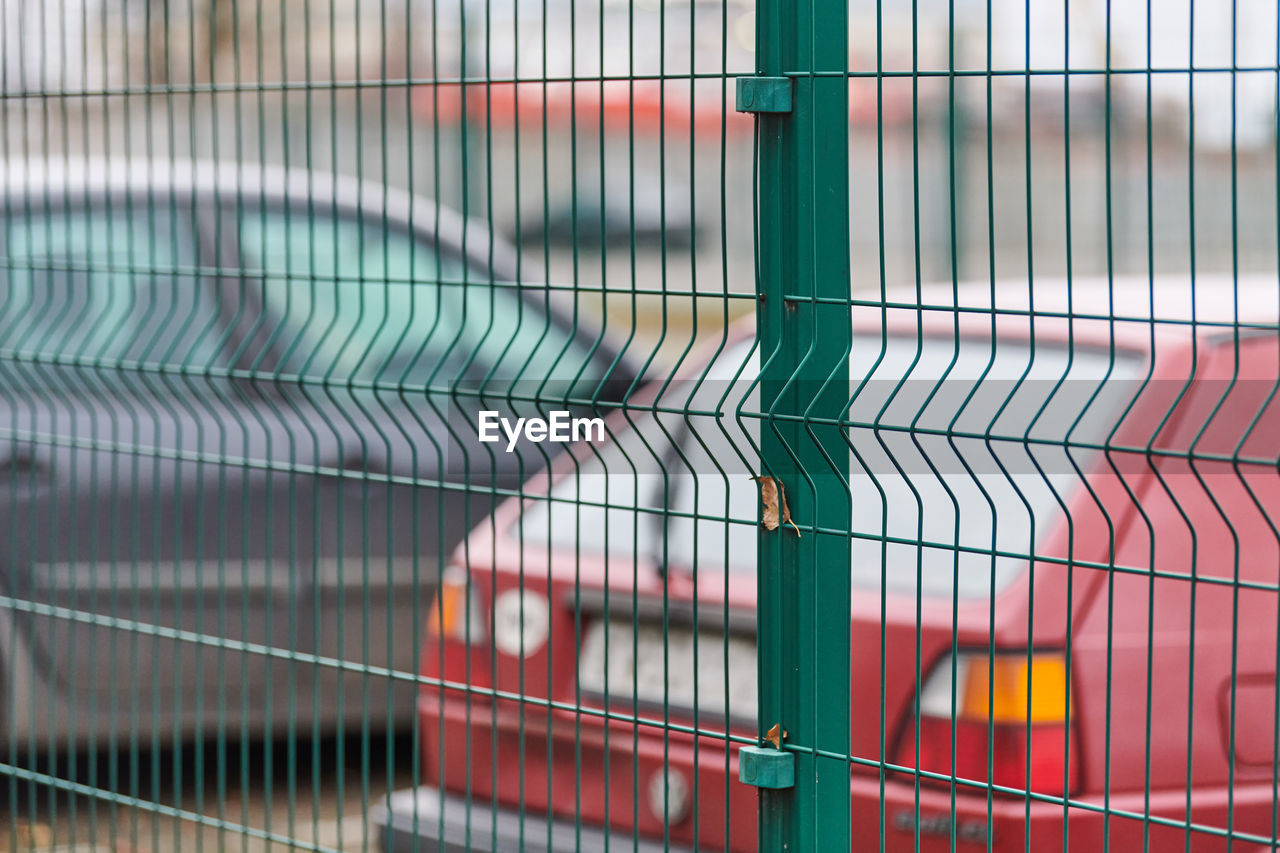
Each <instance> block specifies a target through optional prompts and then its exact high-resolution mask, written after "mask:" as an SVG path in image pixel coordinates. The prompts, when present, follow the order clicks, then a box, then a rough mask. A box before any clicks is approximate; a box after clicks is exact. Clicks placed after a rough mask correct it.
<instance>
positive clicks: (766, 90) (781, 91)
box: [738, 77, 791, 113]
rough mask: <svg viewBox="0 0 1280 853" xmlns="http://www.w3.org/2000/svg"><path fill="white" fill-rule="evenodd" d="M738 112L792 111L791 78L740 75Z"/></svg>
mask: <svg viewBox="0 0 1280 853" xmlns="http://www.w3.org/2000/svg"><path fill="white" fill-rule="evenodd" d="M738 112H740V113H789V112H791V78H790V77H739V78H738Z"/></svg>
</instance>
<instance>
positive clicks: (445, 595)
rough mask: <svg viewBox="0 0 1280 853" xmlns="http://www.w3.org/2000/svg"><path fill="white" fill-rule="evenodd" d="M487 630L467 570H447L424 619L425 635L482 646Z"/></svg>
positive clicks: (477, 596) (456, 568) (482, 611)
mask: <svg viewBox="0 0 1280 853" xmlns="http://www.w3.org/2000/svg"><path fill="white" fill-rule="evenodd" d="M485 634H486V626H485V619H484V608H483V607H481V606H480V596H479V591H478V590H477V589H476V588H475V587H474V586H473V585H472V584H471V579H470V576H469V575H468V574H467V571H466V569H463V568H460V567H458V566H449V567H448V568H447V569H445V570H444V573H443V574H442V575H441V576H440V589H439V590H437V592H436V598H435V601H433V602H432V603H431V612H430V613H429V614H428V616H427V635H428V636H429V637H433V638H437V639H445V640H456V641H458V642H461V643H466V644H467V645H476V644H478V643H481V642H484V639H485Z"/></svg>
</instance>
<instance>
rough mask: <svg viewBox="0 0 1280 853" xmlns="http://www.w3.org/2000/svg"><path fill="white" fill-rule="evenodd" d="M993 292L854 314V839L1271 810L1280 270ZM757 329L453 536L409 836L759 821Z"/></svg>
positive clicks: (659, 831)
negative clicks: (745, 751)
mask: <svg viewBox="0 0 1280 853" xmlns="http://www.w3.org/2000/svg"><path fill="white" fill-rule="evenodd" d="M991 293H992V290H991V288H989V287H988V286H986V285H983V286H982V287H980V288H961V289H960V290H959V292H958V294H956V295H953V293H952V291H951V289H950V288H946V289H944V290H941V291H926V292H925V294H924V296H923V297H919V296H917V294H916V293H915V292H911V293H903V294H896V295H894V294H890V297H891V298H890V299H889V300H888V302H889V303H891V304H894V305H897V306H899V307H886V308H881V307H879V306H874V305H873V306H870V307H866V308H862V307H859V308H856V309H855V310H854V320H853V322H854V343H853V350H852V353H853V354H852V356H851V375H852V378H853V382H854V389H855V391H856V393H855V394H851V397H852V399H853V403H852V408H851V419H852V421H853V423H854V424H855V425H854V426H852V427H851V428H850V430H849V439H850V444H851V448H852V451H853V453H852V456H851V461H850V477H849V486H850V489H851V490H852V495H853V507H854V515H853V517H852V518H851V520H850V531H851V545H852V553H853V562H852V565H851V567H850V568H851V572H852V580H853V600H852V603H851V620H850V623H849V633H848V636H847V637H819V638H817V642H819V643H822V642H848V643H849V644H850V649H851V651H852V660H851V671H850V704H849V711H850V719H851V726H850V730H849V755H850V756H851V757H852V758H853V759H857V760H855V761H851V764H850V778H849V791H850V798H851V814H852V832H853V836H852V837H853V838H854V840H855V845H854V846H855V849H858V850H875V849H885V850H890V851H898V850H902V851H906V850H924V851H933V850H947V849H953V844H954V845H955V846H954V849H960V850H964V849H984V848H989V849H994V850H1025V849H1030V850H1035V851H1037V853H1041V851H1048V850H1060V849H1073V850H1089V851H1093V850H1101V849H1104V839H1108V840H1109V843H1110V849H1113V850H1138V849H1144V847H1143V845H1144V843H1149V848H1147V849H1152V850H1166V849H1187V848H1189V849H1192V850H1197V851H1199V850H1225V849H1228V847H1229V842H1228V841H1227V839H1226V838H1225V837H1224V836H1225V835H1226V831H1227V829H1228V828H1229V829H1230V831H1231V832H1232V833H1235V834H1236V835H1237V836H1238V837H1239V838H1240V839H1242V840H1240V841H1237V842H1236V843H1237V846H1239V845H1242V844H1245V843H1246V842H1248V846H1252V845H1254V844H1257V843H1259V839H1261V840H1263V841H1265V840H1266V839H1270V838H1272V836H1273V834H1274V823H1273V815H1274V813H1275V808H1276V788H1275V781H1274V780H1275V775H1274V774H1275V772H1276V771H1275V754H1276V748H1277V735H1276V719H1277V716H1276V710H1277V709H1276V686H1275V684H1276V681H1275V676H1276V657H1277V656H1276V637H1277V630H1278V629H1277V604H1276V579H1277V569H1276V567H1277V565H1278V564H1280V535H1278V534H1277V527H1276V523H1275V520H1276V518H1277V517H1278V515H1280V475H1277V470H1276V464H1277V459H1278V458H1280V404H1277V403H1276V402H1275V399H1276V397H1277V396H1280V395H1277V394H1276V391H1277V388H1278V387H1280V334H1278V333H1277V325H1276V320H1277V304H1280V298H1278V297H1277V293H1280V287H1278V286H1277V280H1276V278H1275V277H1274V276H1272V277H1267V278H1266V279H1265V280H1261V281H1255V282H1247V281H1241V282H1238V283H1237V282H1233V281H1231V280H1224V279H1221V278H1217V279H1215V278H1212V277H1201V278H1200V279H1199V280H1198V281H1197V282H1196V283H1195V287H1194V289H1193V288H1192V287H1191V286H1190V285H1189V283H1188V282H1186V281H1172V280H1167V279H1164V278H1160V279H1157V283H1156V286H1155V287H1154V288H1152V287H1150V286H1149V284H1148V282H1146V281H1145V280H1144V281H1126V280H1117V281H1114V282H1105V281H1104V282H1083V281H1077V282H1074V283H1070V284H1069V283H1067V282H1062V281H1037V282H1036V283H1035V284H1034V286H1028V285H1026V284H1025V283H1021V284H1018V285H1015V286H1014V287H1012V288H999V289H997V290H996V291H995V293H996V298H995V305H996V306H997V308H998V309H999V310H997V311H995V312H992V311H991V310H990V309H991V307H992V297H991V295H990V294H991ZM1030 296H1034V302H1032V301H1030V300H1029V297H1030ZM914 304H921V305H926V306H933V307H931V308H925V309H919V310H918V309H917V308H915V307H901V306H912V305H914ZM956 305H960V306H963V307H964V308H965V309H966V310H962V311H957V310H956V309H955V307H954V306H956ZM1032 308H1034V312H1032V311H1031V310H1030V309H1032ZM970 309H972V310H970ZM1193 319H1194V320H1195V322H1194V323H1192V322H1190V321H1191V320H1193ZM762 357H763V356H762V355H761V353H760V351H759V347H758V344H757V343H756V341H755V337H754V330H753V329H752V328H749V327H744V328H738V329H736V330H734V331H732V332H731V333H730V334H729V335H728V336H727V339H726V341H725V343H724V346H723V347H722V348H719V349H718V350H717V351H716V352H715V354H714V358H710V357H708V358H704V359H703V360H702V361H701V362H696V361H695V362H692V363H691V364H690V369H688V370H687V371H686V373H685V375H684V379H685V380H688V381H684V382H680V381H677V382H674V383H672V384H671V385H669V386H667V387H666V389H665V390H664V391H663V392H662V396H661V398H660V399H658V400H657V401H656V403H655V405H653V406H651V407H648V408H646V407H645V406H639V407H637V408H634V409H633V410H631V411H628V412H626V413H625V414H623V415H619V416H618V417H617V418H615V419H614V421H613V422H612V430H611V432H612V439H613V440H612V441H611V442H609V443H608V444H606V445H582V446H579V447H576V448H575V449H574V450H573V451H572V452H571V453H568V454H566V455H565V456H564V457H563V458H561V459H560V460H559V461H558V462H557V463H556V464H555V465H554V466H553V467H552V469H551V472H550V474H549V475H544V476H542V477H540V478H537V479H535V480H534V481H532V482H531V483H530V484H529V485H528V486H527V487H526V489H525V494H524V495H523V496H521V497H519V498H512V499H511V500H509V501H508V502H507V503H505V504H504V505H503V506H501V507H500V508H499V509H498V510H497V512H496V513H495V514H494V516H493V518H492V519H490V520H487V521H485V522H484V523H483V524H481V525H479V526H478V527H477V528H476V529H475V531H474V533H473V534H472V535H471V536H470V537H469V539H468V540H467V541H466V542H465V545H464V547H462V548H460V549H459V550H458V551H457V552H456V553H455V554H454V557H453V561H452V562H451V564H450V566H449V568H448V569H447V570H446V573H445V582H444V585H443V586H442V587H441V590H440V592H439V595H438V599H437V602H436V604H435V605H434V610H433V611H432V615H431V617H430V618H429V621H428V623H427V625H426V626H424V630H425V632H426V633H427V635H428V636H427V639H426V641H425V646H424V649H423V652H422V662H423V664H422V667H423V668H422V674H423V680H424V682H423V687H422V692H421V695H420V697H419V701H418V709H419V723H420V729H419V733H420V737H421V743H422V761H421V772H422V776H423V781H424V785H423V786H422V787H420V788H416V789H411V790H406V791H401V792H398V793H396V794H394V795H392V796H391V798H390V799H389V801H388V803H387V805H386V808H385V809H383V810H382V811H381V812H379V813H378V815H377V816H376V818H375V820H376V821H378V823H379V825H380V827H381V830H380V831H381V836H382V840H383V846H384V849H386V850H389V851H390V850H395V851H399V850H408V849H414V847H413V844H414V843H415V842H416V843H423V842H425V845H424V846H426V847H428V848H429V849H435V847H434V846H431V845H433V844H435V843H437V842H439V841H441V840H444V841H446V842H448V843H452V844H460V843H462V842H461V841H459V839H464V838H467V837H469V839H470V844H471V846H472V848H473V849H515V848H516V847H519V846H521V843H522V842H521V839H535V840H536V841H537V843H538V844H539V846H540V849H544V848H549V849H552V850H561V849H566V850H567V849H575V847H577V846H579V845H580V846H581V847H582V848H589V849H596V848H598V847H602V846H603V845H604V844H605V840H606V837H608V839H609V842H610V844H609V846H610V847H611V848H613V849H632V845H633V842H634V843H638V844H639V846H640V847H641V849H651V848H652V849H660V848H661V847H662V846H663V845H664V844H670V845H671V846H673V847H675V848H677V849H687V848H693V847H695V846H696V847H697V848H698V849H708V850H710V849H721V850H722V849H729V850H735V851H748V850H754V849H756V833H757V792H756V790H755V789H753V788H751V787H749V786H747V785H745V784H743V783H741V782H739V781H738V778H737V775H738V769H737V750H738V745H739V743H740V741H735V740H730V737H732V736H740V737H742V738H744V739H747V740H748V741H753V740H754V739H755V738H757V737H760V736H761V735H762V734H763V732H762V730H760V729H758V728H757V725H756V719H755V718H756V713H757V707H756V702H757V670H756V662H755V644H756V638H755V624H756V623H755V610H756V607H757V579H756V548H757V541H758V536H772V535H791V534H790V532H789V531H788V529H787V528H786V527H785V526H784V527H783V528H782V529H780V530H779V531H778V532H776V533H769V532H758V531H760V530H761V526H760V524H759V521H758V519H759V517H760V516H759V513H760V506H761V503H760V501H761V495H760V492H759V490H758V486H757V484H756V483H753V482H752V479H751V475H753V474H758V473H759V472H760V463H759V457H758V453H757V452H756V449H755V448H756V446H757V444H756V442H758V437H759V431H760V426H759V424H760V420H759V418H758V417H757V418H753V417H751V415H750V413H751V412H759V400H758V397H757V396H756V395H757V393H758V391H757V388H756V386H755V385H753V384H752V380H754V379H755V378H756V376H757V372H758V370H759V363H760V360H761V358H762ZM693 380H698V381H697V382H694V381H693ZM785 485H787V486H789V487H790V488H791V489H797V488H804V486H803V484H796V483H785ZM795 521H796V522H797V523H798V524H799V526H800V528H803V527H804V525H805V519H803V518H797V519H795ZM797 532H799V531H797ZM806 535H808V534H806ZM1032 556H1033V557H1034V559H1029V558H1030V557H1032ZM917 673H918V674H917ZM917 679H918V680H917ZM882 714H883V715H882ZM782 724H783V726H784V727H785V720H784V721H782ZM695 731H696V732H698V733H699V734H698V736H697V737H695V736H694V734H693V732H695ZM783 745H784V747H785V746H786V743H785V741H784V744H783ZM989 783H990V785H995V786H998V789H994V790H993V789H992V788H991V787H990V785H989ZM1026 792H1029V794H1027V793H1026ZM1064 797H1065V798H1067V801H1066V804H1064V802H1063V801H1062V798H1064ZM1055 798H1058V799H1056V800H1055ZM580 827H581V830H580V831H579V828H580ZM521 833H523V835H521ZM882 833H883V848H881V846H880V845H881V834H882ZM953 835H954V841H953ZM646 845H648V846H646ZM450 849H453V848H450Z"/></svg>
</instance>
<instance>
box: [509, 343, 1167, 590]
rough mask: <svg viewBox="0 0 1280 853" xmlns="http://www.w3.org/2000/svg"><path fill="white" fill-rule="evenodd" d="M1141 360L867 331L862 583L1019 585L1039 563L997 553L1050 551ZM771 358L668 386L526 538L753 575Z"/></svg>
mask: <svg viewBox="0 0 1280 853" xmlns="http://www.w3.org/2000/svg"><path fill="white" fill-rule="evenodd" d="M859 344H861V345H859ZM1141 366H1142V362H1141V360H1140V359H1138V358H1135V357H1133V356H1127V355H1122V354H1117V357H1116V358H1115V360H1114V362H1113V360H1112V357H1111V355H1110V354H1109V353H1108V352H1106V351H1105V350H1097V349H1088V348H1085V347H1074V348H1070V349H1069V348H1068V347H1066V346H1065V345H1053V344H1043V343H1039V344H1037V345H1036V346H1034V347H1032V346H1030V345H1028V344H1027V343H1024V342H1017V341H1005V340H997V341H996V342H995V344H994V345H993V343H992V340H991V339H989V338H981V337H973V338H967V337H949V336H943V337H934V336H929V337H921V338H915V337H905V336H903V337H895V336H890V337H888V338H886V339H885V340H884V341H883V342H882V341H881V339H880V337H879V336H878V335H877V336H875V337H872V338H870V339H862V338H861V337H860V336H855V346H854V356H853V357H852V358H851V360H850V367H851V377H852V379H853V383H854V388H855V389H857V394H856V395H851V396H853V398H854V403H853V405H852V407H851V411H850V418H851V420H852V421H853V423H854V424H855V425H854V426H852V427H851V428H850V430H849V441H850V444H851V446H852V453H851V456H850V462H849V471H850V477H849V485H850V490H851V492H852V498H853V515H852V518H851V519H850V530H851V531H852V552H853V565H852V573H853V582H854V585H855V587H860V588H869V589H878V588H879V587H880V585H881V583H882V581H883V583H884V584H885V585H886V586H887V587H888V588H889V589H892V590H896V591H903V592H908V591H911V592H913V591H914V590H915V589H916V588H917V583H918V584H919V588H920V589H921V591H922V593H923V594H925V595H929V596H944V597H950V596H951V595H952V594H953V593H954V594H955V595H958V596H959V597H962V598H972V597H980V596H984V595H987V594H988V593H989V592H990V590H991V589H992V588H993V586H994V588H995V589H997V590H998V589H1000V588H1003V587H1004V586H1006V585H1007V584H1008V583H1009V582H1010V581H1011V580H1012V579H1013V578H1014V577H1016V576H1017V575H1018V573H1019V572H1020V571H1021V570H1022V568H1024V567H1025V566H1026V565H1027V561H1026V560H1025V559H1020V558H1015V557H1010V556H998V555H997V552H1003V553H1004V554H1006V555H1007V554H1018V555H1030V554H1032V553H1034V552H1035V547H1036V544H1037V543H1038V542H1040V541H1042V540H1043V538H1044V536H1045V535H1046V534H1047V532H1048V531H1049V530H1050V529H1051V527H1052V526H1053V524H1054V522H1055V521H1056V520H1057V519H1059V518H1061V517H1062V506H1064V505H1065V504H1067V503H1068V502H1069V501H1070V500H1071V498H1072V495H1073V494H1074V493H1075V491H1076V490H1077V488H1078V487H1079V484H1080V483H1081V473H1082V472H1087V471H1088V470H1089V468H1090V464H1091V460H1092V458H1093V455H1094V451H1092V450H1090V449H1089V448H1088V447H1079V446H1077V445H1091V444H1097V443H1100V442H1102V441H1103V440H1105V439H1106V437H1107V435H1108V433H1109V432H1110V430H1111V429H1112V427H1113V426H1114V425H1115V423H1116V421H1117V419H1118V417H1119V415H1120V413H1121V411H1122V410H1123V407H1124V405H1125V403H1127V402H1128V400H1129V399H1130V397H1131V395H1132V392H1133V390H1134V388H1133V384H1132V380H1133V379H1134V378H1135V377H1136V376H1137V374H1138V371H1139V369H1140V368H1141ZM739 368H741V378H739V379H738V380H737V381H734V378H733V377H734V375H735V374H736V373H737V372H738V369H739ZM758 369H759V368H758V357H757V356H756V355H755V354H753V353H752V351H751V347H750V346H749V345H742V346H739V347H735V348H730V349H729V350H727V351H726V352H725V353H724V354H723V355H722V356H721V357H720V358H719V359H718V360H717V362H716V363H715V364H714V365H713V366H712V369H711V371H710V372H709V373H708V374H707V377H706V380H705V381H704V382H703V383H702V384H701V385H700V386H699V387H698V388H697V390H696V391H695V392H693V393H692V394H686V395H685V397H684V398H683V399H680V400H677V399H676V397H679V395H680V393H681V391H682V389H681V388H679V387H675V388H673V389H670V390H669V391H668V392H667V393H666V394H664V396H663V398H662V401H660V405H659V406H658V407H657V408H659V409H661V408H666V409H670V410H675V412H676V413H674V414H667V415H664V414H656V415H655V414H651V413H644V414H642V415H634V414H633V416H632V420H633V421H634V426H631V427H629V428H627V429H617V430H616V433H617V434H616V435H615V436H614V438H615V441H613V442H612V443H611V444H608V445H606V446H603V447H601V448H600V449H599V450H597V451H595V454H596V455H595V456H594V458H592V459H591V460H589V461H584V462H583V463H582V467H581V470H580V472H579V473H578V474H577V475H576V476H570V477H566V478H565V479H563V480H561V481H559V482H558V483H557V484H556V485H555V487H554V488H553V489H552V494H551V500H550V501H539V502H538V503H537V504H535V505H534V506H533V507H531V508H530V509H528V510H526V512H525V513H524V516H523V519H522V522H521V524H520V525H519V531H520V533H521V535H522V536H523V537H524V539H525V541H535V542H548V541H549V542H550V543H552V544H553V545H555V546H556V547H560V548H566V549H578V550H580V551H596V552H607V553H611V554H618V555H627V554H631V553H633V552H634V551H636V550H637V549H638V550H639V552H640V553H644V554H647V555H648V556H650V557H652V558H653V559H654V560H655V562H657V563H658V564H659V565H665V566H669V567H672V568H675V569H680V570H691V571H704V572H706V571H720V570H723V569H724V568H725V567H727V568H728V569H729V570H730V571H732V572H737V573H754V572H755V568H756V536H755V527H756V524H757V517H758V507H759V505H760V499H759V491H758V486H757V484H756V483H755V482H753V480H752V477H753V476H754V475H755V474H757V473H759V472H758V471H756V470H755V464H756V463H755V461H754V460H757V459H758V458H759V455H758V450H757V448H758V446H759V424H760V420H759V417H758V415H757V416H756V417H752V416H750V415H751V413H753V412H754V413H758V412H759V402H758V400H759V397H758V392H756V391H755V390H753V389H751V388H750V387H749V386H750V379H752V378H754V377H755V376H756V374H757V371H758ZM944 373H945V374H946V379H945V381H940V380H941V379H942V377H943V375H944ZM1024 373H1026V378H1025V379H1023V380H1022V381H1019V379H1020V377H1022V376H1023V374H1024ZM979 378H982V381H981V382H979V381H978V380H979ZM683 390H689V389H688V388H686V389H683ZM686 400H687V403H686ZM1006 401H1007V404H1006ZM739 404H741V412H742V416H741V417H738V416H737V415H738V408H739ZM685 409H688V410H689V411H688V412H686V411H684V410H685ZM947 432H949V433H950V434H945V433H947ZM957 433H960V434H962V435H957ZM964 433H969V434H971V436H974V437H970V436H965V435H963V434H964ZM987 436H990V438H989V439H988V438H987ZM1027 439H1030V441H1028V440H1027ZM1068 445H1070V446H1069V447H1068ZM606 471H607V472H608V473H607V475H606V474H605V472H606ZM792 488H797V486H795V485H792ZM917 579H918V581H917Z"/></svg>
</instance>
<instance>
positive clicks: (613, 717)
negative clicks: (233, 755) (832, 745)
mask: <svg viewBox="0 0 1280 853" xmlns="http://www.w3.org/2000/svg"><path fill="white" fill-rule="evenodd" d="M0 608H9V609H11V610H16V611H18V612H21V613H30V614H33V615H37V616H48V617H51V618H55V619H62V620H66V621H70V622H76V623H80V624H87V625H94V626H97V627H102V628H113V629H116V630H121V631H129V632H130V633H133V634H137V635H140V636H147V637H155V638H157V639H161V640H173V641H174V642H183V643H190V644H192V645H199V646H205V647H211V648H216V649H222V650H224V651H233V652H242V653H244V654H248V655H255V656H259V657H265V658H270V659H273V660H281V661H287V662H292V663H303V664H308V665H310V666H318V667H322V668H325V669H332V670H338V671H340V672H349V673H353V674H356V675H366V676H370V677H373V678H379V679H387V680H391V681H397V682H406V683H410V684H417V685H418V686H420V687H431V688H436V689H445V690H450V691H456V692H461V693H469V694H472V695H474V696H480V697H485V698H490V699H503V700H510V701H515V702H520V703H523V704H525V705H532V706H535V707H539V708H544V709H546V710H550V711H571V712H573V713H575V714H582V715H584V716H589V717H598V718H600V719H604V720H610V721H613V722H623V723H628V724H632V725H636V726H640V727H642V728H655V729H669V730H671V731H676V732H681V733H683V734H690V735H696V736H698V737H706V738H714V739H717V740H723V741H727V742H731V743H747V744H754V743H757V742H758V741H757V739H756V738H753V737H748V736H745V735H739V734H734V733H733V732H729V731H726V730H722V729H706V728H701V727H694V726H687V725H683V724H681V723H675V722H671V721H669V720H664V719H662V718H658V717H645V716H640V715H630V714H623V713H620V712H618V711H611V710H608V709H605V708H594V707H591V706H590V705H580V704H575V703H572V702H562V701H559V700H555V699H545V698H541V697H535V696H528V695H526V694H523V693H518V692H513V691H510V690H499V689H496V688H492V687H480V686H477V685H474V684H469V683H467V682H459V681H450V680H447V679H442V678H434V677H432V676H428V675H422V674H420V673H414V672H404V671H402V670H398V669H392V668H390V667H385V666H378V665H376V664H368V663H360V662H358V661H346V660H343V659H341V658H335V657H328V656H325V655H317V654H313V653H311V652H298V651H293V650H292V649H282V648H279V647H276V646H269V645H265V644H263V643H251V642H248V641H245V640H233V639H231V638H229V637H221V636H217V635H214V634H205V633H203V632H199V631H188V630H186V629H181V628H169V627H166V626H164V625H156V624H153V623H149V622H142V621H139V620H135V619H121V618H119V617H115V616H106V615H103V614H101V613H95V612H92V611H87V610H77V609H75V608H70V607H61V606H56V605H51V604H42V603H40V602H37V601H30V600H28V599H23V598H15V597H13V596H9V595H0Z"/></svg>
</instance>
